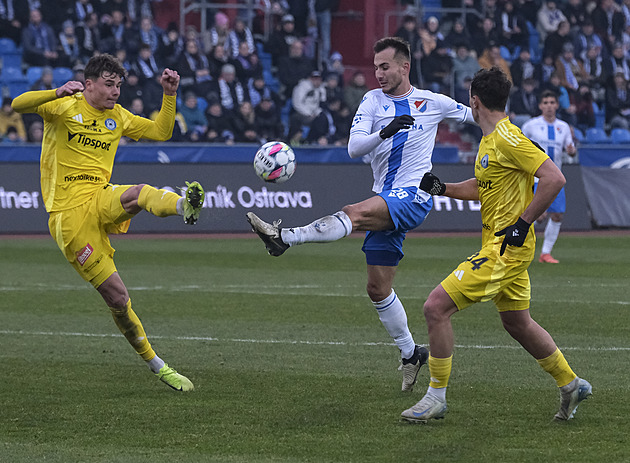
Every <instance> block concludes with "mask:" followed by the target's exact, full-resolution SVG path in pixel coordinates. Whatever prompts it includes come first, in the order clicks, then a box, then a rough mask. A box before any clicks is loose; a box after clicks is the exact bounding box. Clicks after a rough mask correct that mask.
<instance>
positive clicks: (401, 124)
mask: <svg viewBox="0 0 630 463" xmlns="http://www.w3.org/2000/svg"><path fill="white" fill-rule="evenodd" d="M413 122H414V119H413V117H411V116H410V115H409V114H402V115H401V116H396V117H395V118H394V120H393V121H391V122H390V123H389V124H388V125H387V127H385V128H384V129H383V130H381V132H380V133H379V135H380V136H381V138H382V139H383V140H385V139H387V138H389V137H393V136H394V135H395V134H397V133H398V132H399V131H400V130H403V129H408V128H409V127H411V126H412V125H413Z"/></svg>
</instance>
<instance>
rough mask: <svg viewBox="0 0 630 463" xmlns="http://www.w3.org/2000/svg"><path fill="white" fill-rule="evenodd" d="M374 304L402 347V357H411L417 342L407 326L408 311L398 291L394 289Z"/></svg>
mask: <svg viewBox="0 0 630 463" xmlns="http://www.w3.org/2000/svg"><path fill="white" fill-rule="evenodd" d="M372 304H374V307H375V308H376V311H377V312H378V318H379V319H380V320H381V323H382V324H383V326H384V327H385V329H386V330H387V332H388V333H389V335H390V336H391V337H392V338H393V339H394V342H395V343H396V345H397V346H398V349H400V353H401V356H402V358H410V357H411V356H412V355H413V353H414V349H415V347H416V344H415V342H414V340H413V336H412V335H411V332H410V331H409V327H408V326H407V313H406V312H405V308H404V307H403V305H402V302H400V299H398V296H396V292H395V291H394V290H393V289H392V292H391V293H390V295H389V296H388V297H386V298H385V299H383V300H382V301H378V302H374V301H372Z"/></svg>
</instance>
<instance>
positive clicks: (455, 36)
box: [444, 19, 472, 50]
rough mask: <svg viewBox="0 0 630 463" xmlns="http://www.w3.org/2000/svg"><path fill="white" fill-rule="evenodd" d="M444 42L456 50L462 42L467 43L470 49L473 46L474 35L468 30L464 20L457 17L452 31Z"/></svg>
mask: <svg viewBox="0 0 630 463" xmlns="http://www.w3.org/2000/svg"><path fill="white" fill-rule="evenodd" d="M444 43H446V46H447V47H448V48H449V49H451V50H456V49H457V47H458V46H459V45H461V44H465V45H466V46H467V47H468V49H469V50H470V47H471V46H472V37H471V36H470V34H469V33H468V31H467V30H466V28H465V26H464V22H463V21H462V20H461V19H456V20H455V21H454V22H453V27H452V28H451V31H450V32H449V33H448V34H447V35H446V38H445V39H444Z"/></svg>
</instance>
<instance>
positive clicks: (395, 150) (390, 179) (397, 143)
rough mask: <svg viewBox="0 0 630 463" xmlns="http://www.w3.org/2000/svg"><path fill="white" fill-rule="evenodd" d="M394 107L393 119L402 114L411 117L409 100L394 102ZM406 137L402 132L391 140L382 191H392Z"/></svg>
mask: <svg viewBox="0 0 630 463" xmlns="http://www.w3.org/2000/svg"><path fill="white" fill-rule="evenodd" d="M394 105H395V107H396V114H395V115H394V117H397V116H402V115H403V114H409V115H411V110H410V109H409V100H407V99H406V98H405V99H404V100H394ZM408 137H409V134H408V133H407V131H406V130H405V131H404V132H403V131H400V132H398V133H397V134H395V135H394V137H393V138H392V152H391V153H390V155H389V161H388V167H387V175H386V176H385V182H384V183H383V189H384V190H391V189H392V185H393V184H394V179H395V178H396V173H397V172H398V168H399V167H400V165H401V164H402V152H403V148H404V146H405V142H406V141H407V138H408Z"/></svg>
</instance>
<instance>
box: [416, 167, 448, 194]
mask: <svg viewBox="0 0 630 463" xmlns="http://www.w3.org/2000/svg"><path fill="white" fill-rule="evenodd" d="M420 189H421V190H424V191H426V192H427V193H429V194H431V195H433V196H439V195H443V194H444V192H445V191H446V185H444V184H443V183H442V182H440V179H439V178H437V177H436V176H435V175H433V174H432V173H431V172H427V173H426V174H424V177H422V180H421V181H420Z"/></svg>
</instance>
